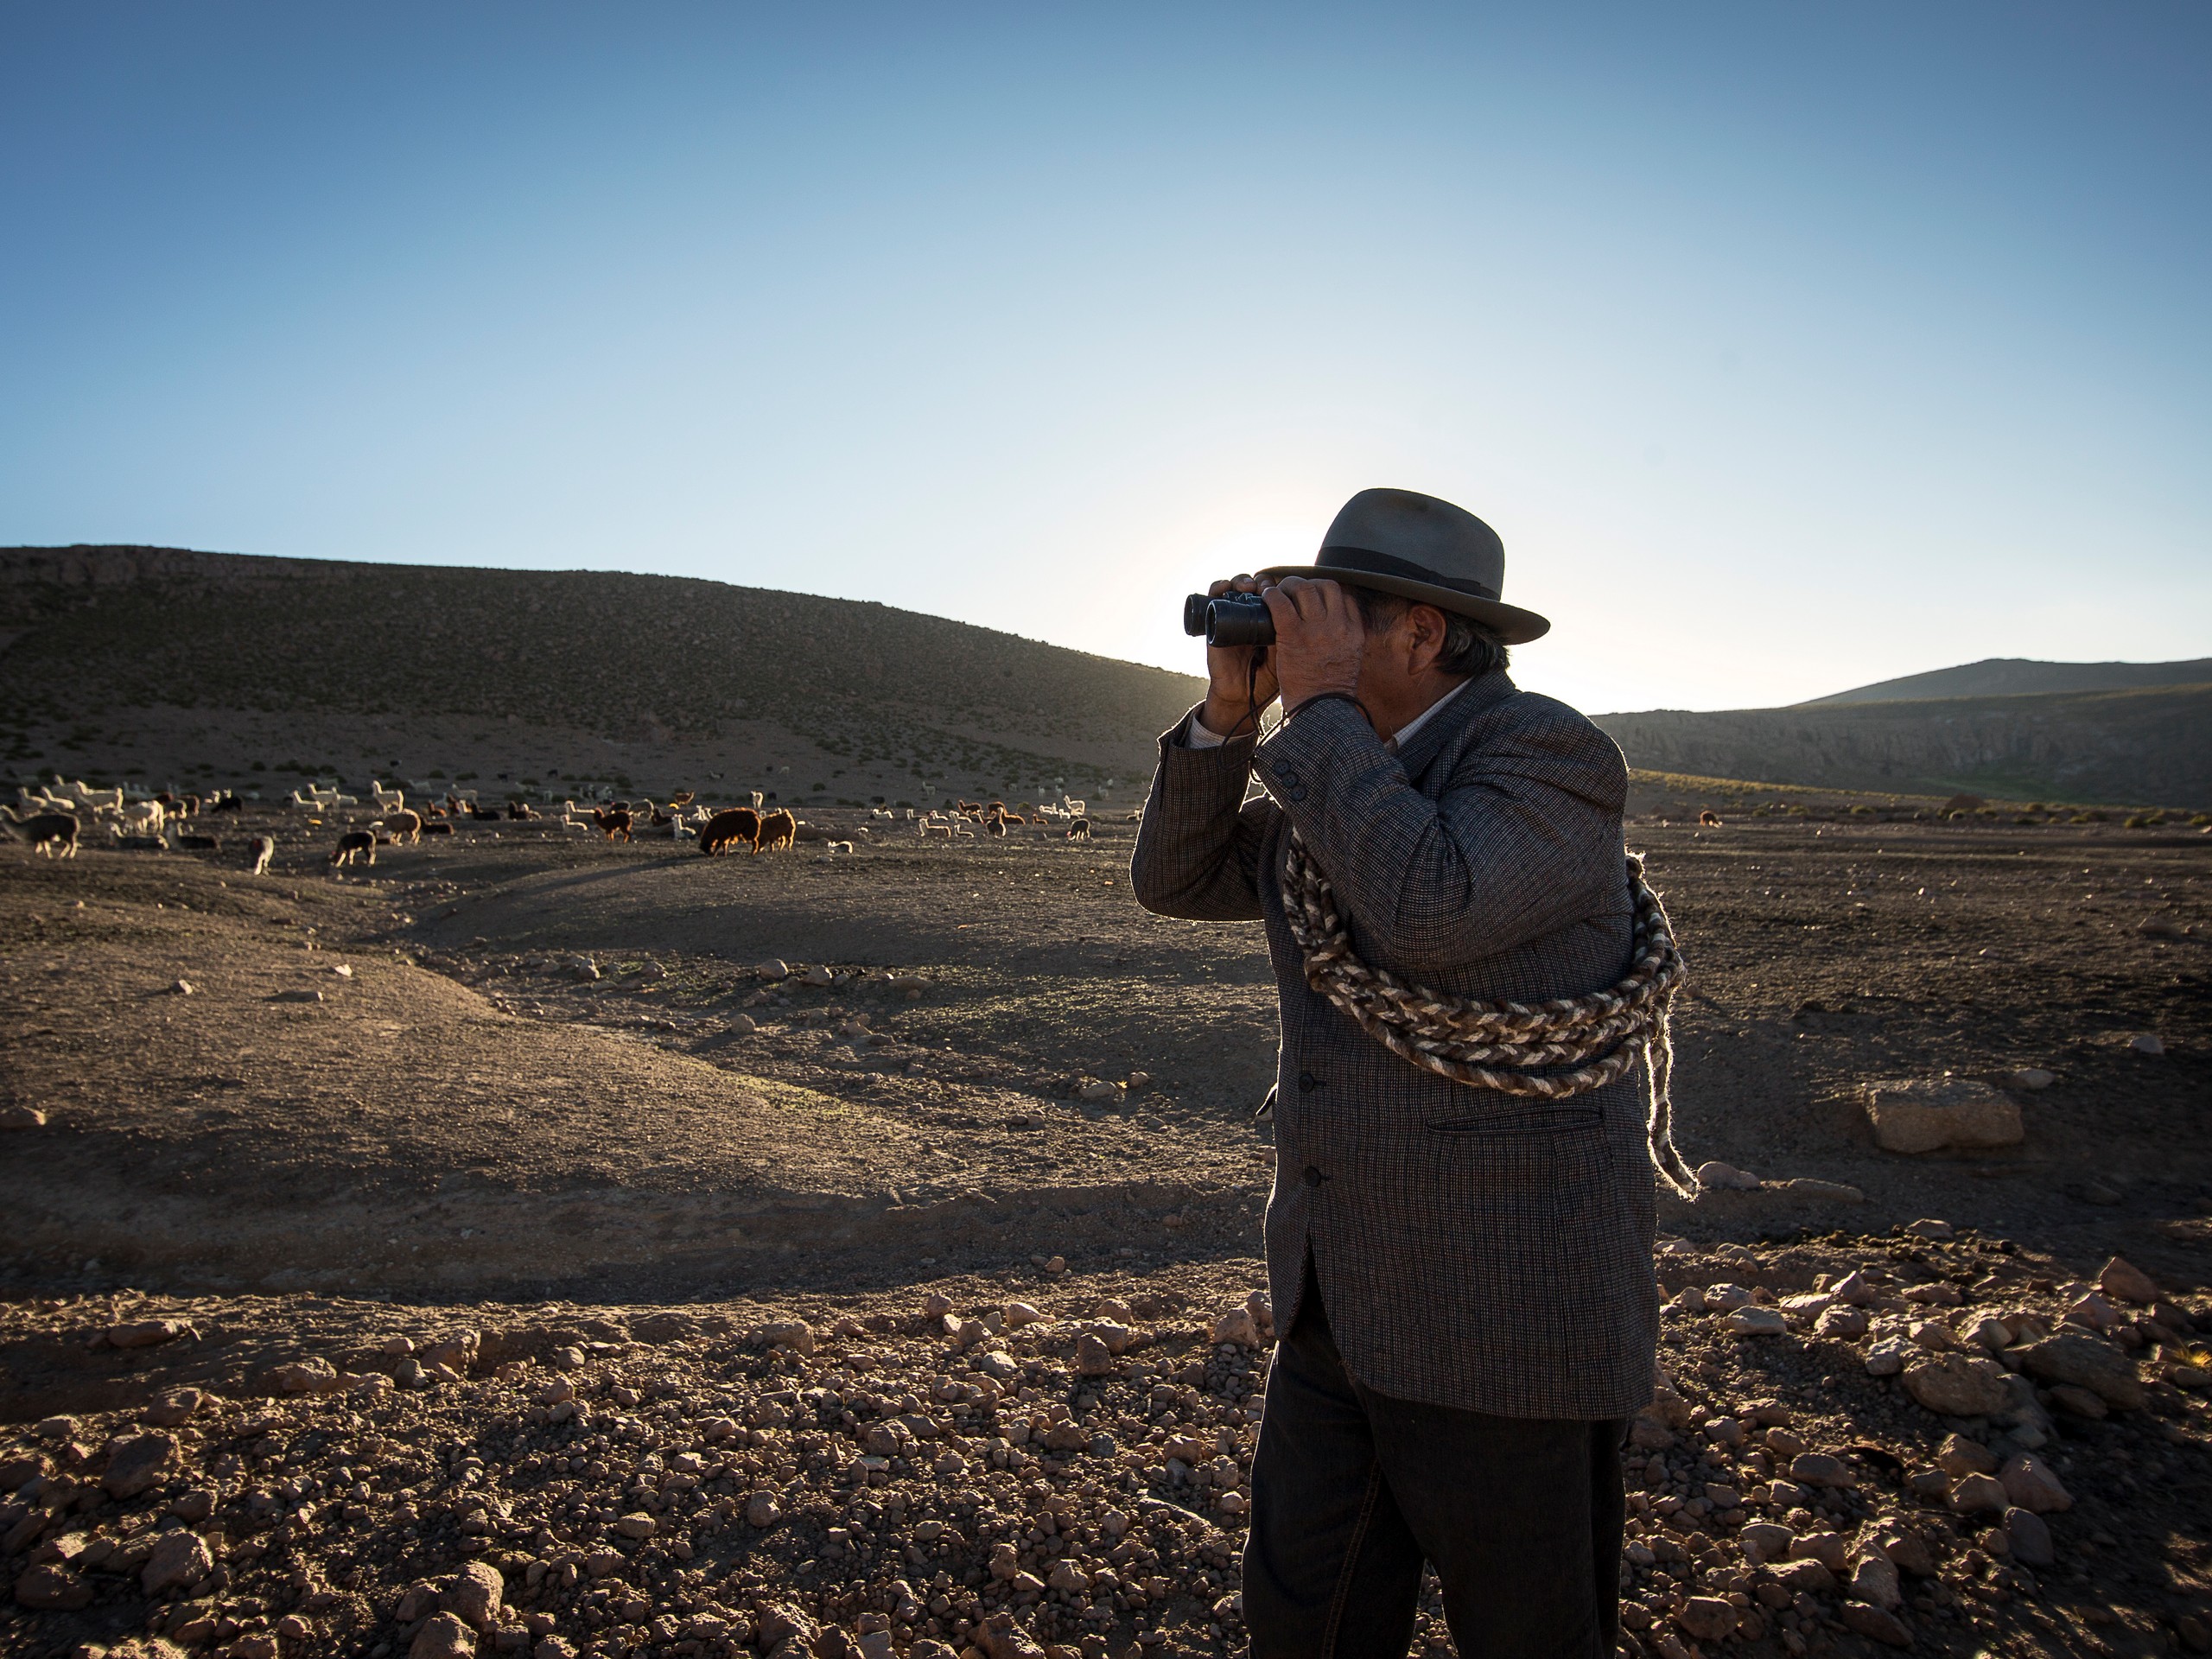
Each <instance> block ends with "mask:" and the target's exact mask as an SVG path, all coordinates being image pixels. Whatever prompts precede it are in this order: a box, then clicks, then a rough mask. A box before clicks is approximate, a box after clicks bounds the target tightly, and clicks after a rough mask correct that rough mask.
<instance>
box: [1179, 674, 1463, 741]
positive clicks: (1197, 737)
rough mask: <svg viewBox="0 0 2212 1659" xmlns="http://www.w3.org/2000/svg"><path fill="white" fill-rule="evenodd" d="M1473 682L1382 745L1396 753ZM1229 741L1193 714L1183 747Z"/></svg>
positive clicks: (1453, 691) (1458, 687)
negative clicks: (1439, 710) (1438, 711)
mask: <svg viewBox="0 0 2212 1659" xmlns="http://www.w3.org/2000/svg"><path fill="white" fill-rule="evenodd" d="M1473 683H1474V681H1473V680H1472V679H1471V678H1469V679H1465V680H1462V681H1460V682H1459V684H1457V685H1455V686H1453V687H1452V689H1451V690H1449V691H1446V693H1445V694H1444V695H1443V696H1440V697H1439V698H1438V699H1437V700H1436V701H1435V702H1432V703H1430V704H1429V705H1428V707H1427V708H1426V709H1422V710H1421V713H1419V714H1417V715H1414V717H1413V718H1412V719H1411V720H1409V721H1407V722H1406V723H1405V724H1404V725H1403V726H1402V727H1400V728H1398V732H1397V735H1395V737H1393V738H1391V739H1390V741H1389V742H1387V743H1385V744H1384V745H1383V747H1384V748H1386V749H1388V750H1389V752H1390V753H1393V754H1395V753H1397V752H1398V751H1399V749H1400V748H1402V747H1404V746H1405V745H1406V744H1408V743H1409V742H1411V741H1413V736H1414V733H1415V732H1418V731H1419V730H1421V728H1422V727H1424V726H1426V725H1427V724H1428V722H1429V721H1432V720H1433V719H1434V718H1435V717H1436V711H1437V710H1438V709H1441V708H1443V707H1444V705H1445V704H1446V703H1447V702H1451V701H1452V698H1454V697H1456V696H1459V694H1460V693H1461V692H1462V691H1464V690H1466V689H1467V688H1468V687H1469V686H1471V685H1472V684H1473ZM1228 741H1229V740H1228V738H1226V737H1225V736H1224V735H1223V734H1221V733H1219V732H1217V731H1215V730H1213V729H1212V728H1210V727H1208V726H1207V724H1206V723H1205V721H1203V720H1201V719H1199V718H1198V715H1192V716H1191V729H1190V731H1189V733H1188V734H1186V736H1185V739H1184V743H1183V747H1185V748H1189V749H1217V748H1219V747H1221V746H1222V745H1223V744H1224V743H1226V742H1228Z"/></svg>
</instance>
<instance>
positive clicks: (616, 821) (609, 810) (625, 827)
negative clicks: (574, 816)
mask: <svg viewBox="0 0 2212 1659" xmlns="http://www.w3.org/2000/svg"><path fill="white" fill-rule="evenodd" d="M591 817H592V822H593V823H596V824H597V825H598V826H599V828H600V831H601V834H603V835H604V836H606V837H607V839H608V840H609V841H616V840H620V841H627V840H629V839H630V809H629V808H628V807H626V806H612V807H600V806H594V808H592V810H591Z"/></svg>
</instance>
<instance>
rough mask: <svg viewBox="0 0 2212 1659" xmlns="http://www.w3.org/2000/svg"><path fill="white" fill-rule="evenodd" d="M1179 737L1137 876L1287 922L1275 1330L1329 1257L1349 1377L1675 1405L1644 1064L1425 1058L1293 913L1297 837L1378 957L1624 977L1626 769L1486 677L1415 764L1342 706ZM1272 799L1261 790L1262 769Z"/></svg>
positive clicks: (1273, 1222) (1449, 967) (1588, 1407)
mask: <svg viewBox="0 0 2212 1659" xmlns="http://www.w3.org/2000/svg"><path fill="white" fill-rule="evenodd" d="M1197 714H1198V710H1197V709H1193V710H1192V712H1191V714H1189V715H1185V716H1184V719H1183V721H1181V722H1180V723H1179V724H1178V725H1177V727H1176V728H1174V730H1173V731H1171V732H1169V733H1167V734H1166V735H1165V736H1164V737H1162V738H1161V740H1160V768H1159V771H1158V772H1157V773H1156V774H1155V775H1154V779H1153V788H1152V797H1151V799H1150V800H1149V801H1148V802H1147V804H1146V806H1145V810H1144V819H1143V823H1142V824H1141V827H1140V829H1139V830H1138V835H1137V847H1136V853H1135V860H1134V863H1133V867H1132V870H1131V874H1132V877H1133V879H1134V882H1135V889H1136V895H1137V899H1138V900H1139V902H1140V903H1141V904H1143V905H1144V906H1146V908H1147V909H1149V910H1153V911H1155V912H1159V913H1160V914H1162V915H1166V916H1178V917H1187V918H1193V919H1196V920H1202V921H1234V920H1250V919H1253V918H1257V919H1259V920H1261V921H1262V922H1263V923H1264V924H1265V925H1266V932H1267V940H1268V952H1269V954H1270V955H1271V956H1272V957H1273V959H1274V969H1275V979H1276V985H1277V992H1278V995H1279V998H1280V1001H1281V1017H1282V1041H1281V1058H1280V1061H1279V1064H1278V1069H1277V1073H1276V1101H1275V1177H1274V1191H1273V1192H1272V1193H1271V1194H1270V1195H1269V1198H1268V1211H1267V1222H1266V1234H1267V1255H1268V1280H1269V1284H1270V1288H1271V1291H1272V1294H1273V1298H1274V1306H1275V1319H1276V1323H1277V1327H1278V1328H1279V1329H1281V1330H1286V1331H1287V1330H1288V1329H1289V1328H1290V1323H1291V1321H1292V1320H1293V1319H1295V1318H1296V1317H1297V1312H1298V1302H1299V1298H1300V1294H1301V1292H1302V1288H1303V1285H1304V1281H1305V1273H1304V1268H1305V1264H1306V1261H1307V1259H1308V1256H1309V1253H1310V1255H1311V1259H1312V1261H1313V1270H1314V1273H1315V1274H1316V1275H1317V1277H1318V1280H1319V1285H1320V1289H1321V1294H1322V1299H1323V1301H1324V1303H1325V1306H1327V1308H1328V1312H1329V1325H1330V1329H1331V1331H1332V1332H1333V1333H1334V1335H1335V1337H1336V1341H1337V1344H1338V1348H1339V1350H1340V1351H1342V1353H1343V1355H1344V1362H1345V1363H1346V1364H1347V1366H1349V1367H1350V1369H1351V1373H1352V1375H1353V1376H1356V1377H1357V1378H1358V1379H1359V1380H1360V1381H1361V1382H1362V1383H1365V1384H1367V1385H1368V1386H1369V1387H1370V1388H1371V1389H1376V1391H1378V1392H1379V1393H1382V1394H1384V1395H1393V1396H1395V1397H1398V1398H1402V1399H1408V1400H1417V1401H1421V1402H1427V1403H1429V1404H1433V1405H1442V1406H1453V1407H1459V1408H1464V1409H1467V1410H1473V1411H1482V1412H1489V1413H1492V1414H1498V1415H1503V1416H1517V1417H1547V1418H1580V1419H1590V1420H1595V1419H1601V1418H1611V1417H1625V1416H1628V1415H1630V1414H1633V1413H1634V1412H1636V1411H1637V1409H1638V1408H1641V1407H1643V1405H1645V1404H1646V1403H1648V1402H1649V1400H1650V1397H1651V1377H1652V1358H1653V1353H1654V1349H1655V1346H1656V1340H1657V1334H1658V1319H1659V1306H1658V1291H1657V1286H1656V1282H1655V1280H1654V1277H1653V1273H1652V1265H1651V1246H1652V1234H1653V1226H1654V1213H1653V1179H1652V1170H1651V1166H1650V1162H1649V1156H1648V1154H1647V1153H1646V1151H1645V1147H1644V1109H1643V1090H1642V1087H1641V1079H1642V1075H1643V1074H1642V1069H1641V1068H1638V1069H1637V1071H1632V1072H1630V1075H1629V1076H1627V1077H1623V1078H1621V1079H1620V1080H1618V1081H1617V1082H1615V1083H1612V1084H1607V1085H1606V1086H1605V1087H1604V1088H1602V1089H1598V1090H1592V1091H1591V1092H1590V1093H1587V1094H1584V1095H1579V1096H1573V1097H1572V1098H1570V1099H1567V1100H1564V1101H1559V1102H1547V1101H1541V1100H1534V1099H1528V1098H1522V1097H1519V1096H1509V1095H1504V1094H1500V1093H1498V1092H1497V1091H1496V1090H1487V1089H1471V1088H1469V1087H1467V1086H1466V1085H1465V1084H1458V1083H1454V1082H1452V1081H1450V1080H1449V1079H1447V1078H1445V1077H1438V1076H1436V1075H1434V1074H1433V1073H1432V1072H1429V1071H1423V1070H1421V1068H1420V1067H1417V1066H1415V1065H1412V1064H1411V1063H1410V1062H1408V1061H1406V1060H1403V1059H1401V1058H1399V1057H1398V1056H1397V1055H1395V1054H1394V1053H1392V1052H1390V1051H1389V1049H1387V1048H1385V1047H1384V1046H1383V1045H1382V1044H1381V1043H1379V1042H1377V1041H1376V1040H1375V1039H1373V1038H1372V1037H1370V1036H1369V1035H1368V1034H1367V1033H1365V1032H1364V1031H1363V1030H1362V1029H1361V1028H1360V1027H1359V1026H1358V1024H1357V1022H1356V1021H1355V1020H1353V1019H1352V1018H1351V1016H1350V1015H1349V1014H1344V1013H1342V1012H1341V1011H1339V1010H1338V1008H1336V1007H1334V1006H1333V1005H1332V1004H1331V1003H1330V1002H1329V1001H1327V999H1326V998H1325V997H1323V996H1321V995H1319V993H1317V992H1315V991H1313V989H1311V988H1309V987H1308V986H1307V985H1306V976H1305V971H1304V959H1303V957H1302V956H1301V954H1300V950H1299V949H1298V946H1297V944H1295V943H1294V941H1293V939H1292V938H1291V936H1290V931H1289V929H1288V927H1287V925H1286V923H1285V921H1284V917H1283V898H1282V875H1283V859H1284V853H1285V850H1286V845H1287V836H1288V835H1289V832H1290V830H1291V829H1292V828H1293V827H1295V828H1296V829H1297V830H1298V831H1299V833H1300V837H1301V838H1302V839H1303V841H1304V842H1305V844H1306V849H1307V852H1308V853H1309V855H1311V856H1312V857H1313V859H1314V861H1316V862H1318V863H1319V865H1320V867H1321V868H1322V869H1323V870H1324V871H1325V872H1326V873H1327V874H1328V876H1329V879H1330V880H1331V882H1332V885H1333V887H1334V889H1335V892H1336V897H1337V905H1338V910H1339V911H1340V912H1343V913H1344V915H1345V917H1346V919H1347V921H1348V924H1349V925H1350V927H1351V934H1352V938H1353V943H1354V945H1355V947H1356V949H1357V950H1358V952H1359V955H1360V957H1362V959H1363V960H1364V961H1366V962H1368V963H1370V964H1372V965H1374V966H1376V967H1378V968H1386V969H1389V970H1390V971H1391V972H1393V973H1395V974H1397V975H1399V976H1402V977H1404V978H1408V979H1411V980H1414V981H1416V982H1420V983H1422V984H1425V985H1429V986H1433V987H1435V988H1439V989H1441V990H1446V991H1450V992H1453V993H1455V994H1458V995H1463V996H1481V997H1510V998H1512V999H1515V1000H1516V1001H1538V1000H1541V999H1545V998H1549V997H1555V996H1575V995H1583V994H1586V993H1587V992H1590V991H1592V990H1597V989H1599V988H1603V987H1605V986H1608V985H1611V984H1612V983H1613V982H1615V981H1617V980H1618V978H1619V977H1620V976H1622V975H1623V974H1624V973H1625V972H1626V971H1627V969H1628V966H1629V959H1630V936H1631V917H1632V910H1631V906H1630V896H1629V889H1628V880H1627V875H1626V872H1625V868H1624V857H1623V847H1622V829H1621V809H1622V804H1623V802H1624V798H1625V797H1626V794H1627V785H1628V774H1627V767H1626V765H1625V763H1624V761H1623V760H1622V759H1621V753H1620V751H1619V750H1618V748H1616V747H1614V746H1613V743H1612V741H1611V739H1609V738H1608V737H1606V736H1605V734H1604V733H1602V732H1600V731H1599V729H1598V728H1596V727H1595V726H1593V725H1592V724H1591V723H1590V722H1589V721H1587V720H1586V719H1584V718H1583V717H1582V716H1581V715H1579V714H1577V713H1575V712H1574V710H1573V709H1569V708H1567V706H1565V705H1564V704H1562V703H1559V702H1554V701H1552V700H1551V699H1550V698H1548V697H1542V696H1535V695H1534V694H1532V693H1530V692H1526V691H1522V690H1519V689H1518V688H1517V687H1516V686H1515V685H1514V683H1512V681H1511V680H1510V678H1508V677H1506V675H1505V674H1504V673H1503V672H1502V671H1501V672H1495V673H1491V674H1487V675H1484V676H1483V677H1481V678H1479V679H1478V680H1476V681H1474V682H1473V683H1471V684H1468V685H1466V686H1465V688H1463V689H1462V690H1460V692H1459V695H1458V696H1454V697H1453V698H1452V700H1451V701H1450V702H1448V703H1446V704H1445V705H1444V706H1443V707H1442V708H1440V709H1438V710H1437V712H1436V715H1435V716H1434V718H1433V719H1432V720H1430V721H1428V722H1427V724H1425V725H1424V726H1423V727H1422V728H1421V730H1420V731H1418V732H1417V733H1415V734H1414V736H1413V737H1412V738H1411V739H1410V740H1409V741H1408V742H1407V744H1406V745H1405V747H1404V750H1403V752H1402V753H1392V752H1390V751H1389V749H1387V748H1386V747H1384V746H1383V743H1382V742H1381V741H1379V740H1378V739H1377V738H1376V734H1375V732H1374V729H1373V728H1371V727H1370V726H1369V724H1368V723H1367V721H1366V718H1365V717H1364V716H1363V715H1362V714H1361V713H1360V711H1359V710H1358V709H1357V708H1355V707H1353V706H1352V705H1351V704H1350V703H1348V702H1343V701H1341V700H1334V699H1332V700H1329V701H1325V702H1317V703H1314V704H1313V705H1311V706H1310V707H1308V708H1306V709H1303V710H1301V711H1300V713H1299V714H1298V715H1296V716H1295V717H1294V718H1293V719H1292V720H1290V721H1288V722H1287V723H1286V724H1284V725H1283V726H1281V728H1278V729H1277V730H1276V731H1275V732H1274V734H1272V735H1270V736H1269V737H1268V739H1267V741H1265V742H1264V743H1262V742H1258V741H1255V739H1253V738H1251V737H1249V736H1248V737H1245V738H1243V739H1240V740H1235V741H1230V742H1228V743H1225V744H1224V745H1222V746H1220V747H1217V748H1205V749H1198V748H1191V747H1186V746H1185V735H1186V734H1187V732H1188V729H1189V726H1190V722H1191V721H1192V719H1193V718H1195V717H1196V715H1197ZM1255 775H1256V777H1257V778H1258V779H1259V782H1260V784H1261V785H1262V788H1263V789H1264V791H1265V793H1264V794H1262V795H1260V796H1258V797H1255V798H1254V799H1252V800H1251V801H1249V803H1248V802H1247V801H1246V800H1245V795H1246V793H1247V786H1248V782H1249V779H1251V778H1252V777H1254V776H1255Z"/></svg>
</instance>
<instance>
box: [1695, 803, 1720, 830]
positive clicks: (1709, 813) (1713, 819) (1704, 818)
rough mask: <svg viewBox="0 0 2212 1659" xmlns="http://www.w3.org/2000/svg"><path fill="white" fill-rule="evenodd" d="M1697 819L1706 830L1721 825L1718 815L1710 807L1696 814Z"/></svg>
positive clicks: (1717, 827)
mask: <svg viewBox="0 0 2212 1659" xmlns="http://www.w3.org/2000/svg"><path fill="white" fill-rule="evenodd" d="M1697 821H1698V822H1699V823H1701V824H1703V825H1704V826H1705V827H1706V828H1707V829H1719V828H1721V827H1722V826H1721V823H1720V815H1719V813H1718V812H1715V811H1713V810H1712V809H1711V808H1710V807H1707V809H1706V810H1704V811H1702V812H1700V813H1699V814H1698V815H1697Z"/></svg>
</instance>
